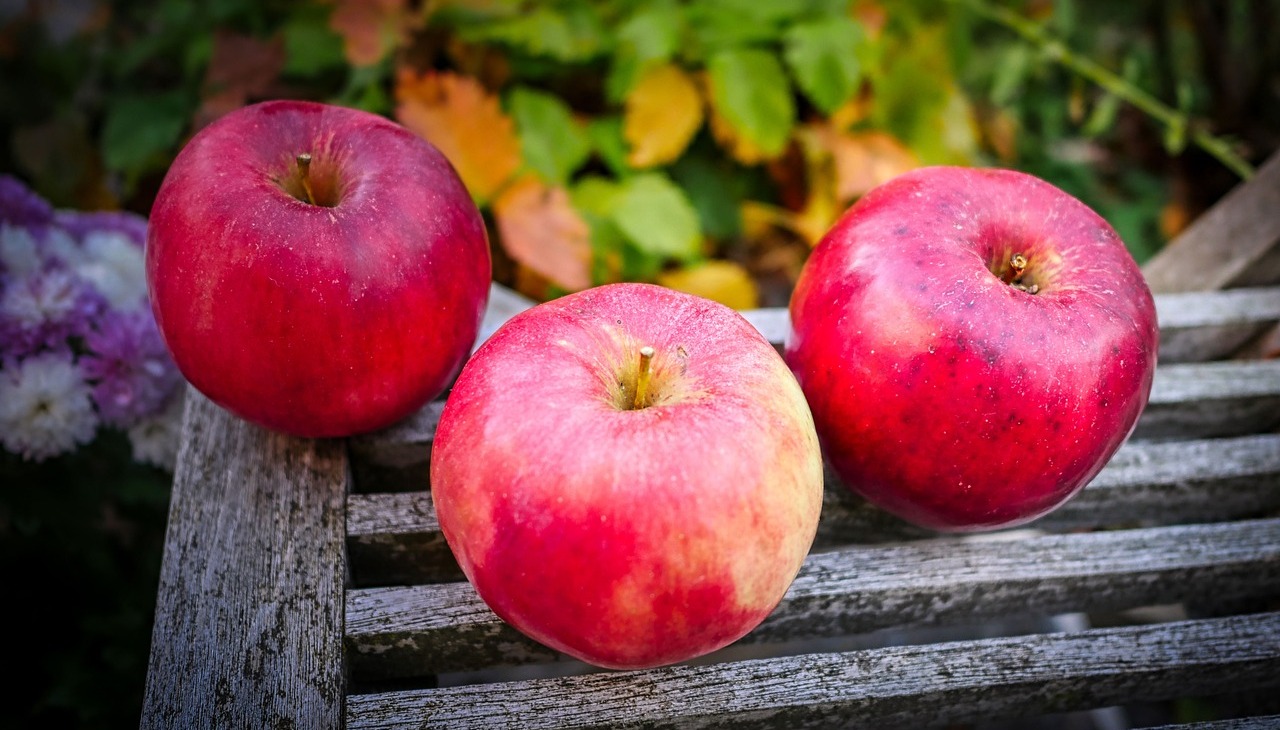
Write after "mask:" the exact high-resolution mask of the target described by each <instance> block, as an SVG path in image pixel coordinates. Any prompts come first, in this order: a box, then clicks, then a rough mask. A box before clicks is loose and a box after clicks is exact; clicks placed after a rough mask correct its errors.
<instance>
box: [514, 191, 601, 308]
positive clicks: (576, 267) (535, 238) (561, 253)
mask: <svg viewBox="0 0 1280 730" xmlns="http://www.w3.org/2000/svg"><path fill="white" fill-rule="evenodd" d="M493 214H494V218H495V219H496V220H497V224H498V236H499V242H500V243H501V244H502V247H503V249H505V250H506V252H507V253H508V254H510V255H511V258H513V259H515V260H516V261H518V262H520V263H521V264H523V265H525V266H527V267H528V268H530V269H532V270H533V271H535V272H537V273H538V274H540V275H541V276H543V277H546V278H547V279H549V280H550V281H552V282H554V283H555V284H557V285H559V286H561V287H564V288H565V289H568V290H569V291H578V290H580V289H586V288H587V287H589V286H591V228H590V227H589V226H588V225H587V222H586V221H584V220H583V219H582V217H581V216H579V215H578V212H577V211H576V210H574V208H573V206H572V205H571V204H570V203H569V193H568V192H567V191H566V190H565V189H564V188H562V187H549V186H547V185H546V184H545V183H543V182H542V181H540V180H538V179H537V178H535V177H532V176H529V177H523V178H521V179H519V180H517V181H516V182H515V183H513V184H512V185H510V186H509V187H508V188H507V189H506V190H504V191H503V192H502V194H501V195H499V196H498V199H497V200H495V201H494V203H493Z"/></svg>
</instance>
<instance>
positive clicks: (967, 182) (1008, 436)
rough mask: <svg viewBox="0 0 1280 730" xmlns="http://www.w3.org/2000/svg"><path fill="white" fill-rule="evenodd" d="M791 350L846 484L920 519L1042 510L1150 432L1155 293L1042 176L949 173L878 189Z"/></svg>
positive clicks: (957, 519)
mask: <svg viewBox="0 0 1280 730" xmlns="http://www.w3.org/2000/svg"><path fill="white" fill-rule="evenodd" d="M790 310H791V319H792V330H791V333H790V335H789V337H788V341H787V343H786V347H785V357H786V360H787V363H788V364H789V365H790V366H791V369H792V371H793V372H794V373H795V374H796V378H797V380H799V382H800V385H801V387H802V388H803V389H804V393H805V396H806V397H807V398H808V400H809V404H810V406H811V407H812V409H813V416H814V422H815V424H816V425H817V429H818V435H819V438H820V439H821V442H822V445H823V450H824V454H825V456H826V458H827V459H828V460H829V461H830V463H831V466H832V467H833V469H834V470H835V472H836V474H838V475H839V476H840V478H841V479H842V480H843V481H844V483H845V484H846V485H847V486H848V487H850V488H851V489H853V490H854V491H855V492H857V493H859V494H861V495H862V496H864V497H865V498H866V499H867V500H869V501H870V502H872V503H873V504H875V505H878V506H880V507H882V508H884V509H885V510H887V511H889V512H891V513H894V514H896V515H898V516H900V517H902V518H904V519H906V520H908V521H910V522H912V523H915V524H917V525H920V526H924V527H928V528H932V529H935V530H941V531H976V530H985V529H994V528H999V527H1007V526H1011V525H1015V524H1020V523H1024V522H1027V521H1030V520H1033V519H1035V518H1037V517H1039V516H1041V515H1044V514H1046V513H1048V512H1049V511H1051V510H1053V509H1054V508H1055V507H1057V506H1058V505H1061V504H1062V503H1063V502H1065V501H1066V500H1067V499H1069V498H1070V497H1071V496H1072V495H1073V494H1075V492H1076V491H1077V490H1079V489H1080V488H1081V487H1083V486H1084V485H1085V484H1086V483H1087V482H1088V481H1089V480H1090V479H1092V478H1093V477H1094V476H1095V475H1096V474H1097V473H1098V471H1099V470H1101V469H1102V467H1103V465H1104V464H1105V463H1106V462H1107V460H1108V459H1110V458H1111V456H1112V454H1114V453H1115V451H1116V449H1117V448H1119V446H1120V444H1121V442H1123V441H1124V440H1125V439H1126V438H1127V437H1128V435H1129V433H1131V431H1132V429H1133V425H1134V423H1135V422H1136V421H1137V419H1138V415H1139V413H1140V412H1141V411H1142V409H1143V408H1144V407H1145V405H1146V402H1147V396H1148V394H1149V392H1150V389H1151V379H1152V375H1153V374H1154V370H1155V362H1156V344H1157V331H1156V317H1155V308H1154V305H1153V302H1152V298H1151V292H1150V290H1149V289H1148V288H1147V285H1146V283H1145V281H1144V280H1143V278H1142V274H1141V272H1140V271H1139V270H1138V267H1137V265H1136V264H1135V263H1134V261H1133V259H1132V257H1131V256H1130V255H1129V253H1128V251H1127V250H1126V249H1125V247H1124V245H1123V243H1122V242H1121V241H1120V239H1119V237H1118V236H1117V235H1116V233H1115V231H1114V230H1112V228H1111V226H1109V225H1108V224H1107V223H1106V221H1104V220H1103V219H1102V218H1100V217H1099V216H1098V215H1097V214H1096V213H1094V212H1093V211H1091V210H1090V209H1089V208H1088V207H1087V206H1085V205H1084V204H1083V203H1081V202H1080V201H1078V200H1076V199H1075V198H1073V197H1071V196H1070V195H1068V194H1067V193H1065V192H1063V191H1061V190H1059V189H1058V188H1055V187H1053V186H1052V185H1050V184H1049V183H1046V182H1044V181H1042V180H1039V179H1037V178H1035V177H1033V176H1030V175H1026V174H1023V173H1019V172H1013V171H1009V170H980V169H967V168H956V167H932V168H923V169H919V170H915V171H913V172H910V173H907V174H905V175H902V176H900V177H898V178H895V179H893V180H891V181H889V182H887V183H885V184H884V185H882V186H880V187H879V188H877V189H875V190H873V191H871V192H870V193H868V194H867V195H866V196H864V197H863V198H862V199H860V200H859V201H858V203H857V204H855V205H854V206H853V208H851V209H850V210H849V211H848V212H846V213H845V215H844V216H843V217H842V218H841V219H840V220H839V221H838V222H837V223H836V224H835V226H833V227H832V229H831V230H830V231H829V232H828V233H827V235H826V236H825V237H824V238H823V240H822V241H821V242H819V244H818V246H817V248H816V249H815V250H814V251H813V253H812V255H811V256H810V258H809V260H808V261H807V262H806V263H805V266H804V269H803V271H802V272H801V276H800V279H799V281H798V282H797V285H796V289H795V291H794V293H793V295H792V299H791V307H790Z"/></svg>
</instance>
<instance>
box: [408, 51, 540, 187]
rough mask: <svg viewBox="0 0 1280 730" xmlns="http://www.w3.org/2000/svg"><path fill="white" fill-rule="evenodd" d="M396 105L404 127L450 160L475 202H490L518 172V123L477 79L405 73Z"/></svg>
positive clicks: (431, 72)
mask: <svg viewBox="0 0 1280 730" xmlns="http://www.w3.org/2000/svg"><path fill="white" fill-rule="evenodd" d="M396 102H397V104H396V118H397V119H399V120H400V123H401V124H403V125H404V126H406V127H408V128H409V129H411V130H413V131H414V132H415V133H417V134H418V135H420V136H422V137H423V138H425V139H426V140H427V141H428V142H431V143H432V144H434V145H435V146H436V147H438V148H439V149H440V151H441V152H443V153H444V156H445V157H447V158H449V161H450V162H452V163H453V166H454V168H455V169H456V170H457V171H458V175H459V177H461V178H462V182H463V183H464V184H465V185H466V186H467V189H468V190H470V191H471V197H473V198H475V199H476V201H477V202H479V203H484V202H485V201H487V200H488V199H489V198H491V197H492V196H493V195H494V193H496V192H497V191H498V189H499V188H501V187H502V185H503V184H504V183H506V182H507V181H508V180H509V179H510V178H511V176H512V175H514V174H515V172H516V170H517V169H518V168H519V167H520V141H519V140H518V139H517V138H516V132H515V123H514V122H513V121H512V120H511V117H508V116H507V115H506V114H504V113H503V112H502V107H501V106H499V104H498V97H496V96H494V95H493V94H490V93H489V92H488V91H486V90H485V89H484V87H482V86H481V85H480V84H479V82H477V81H476V80H475V79H473V78H470V77H467V76H458V75H456V74H452V73H448V72H443V73H437V72H434V71H428V72H427V73H425V74H423V75H421V76H419V75H417V74H415V73H413V71H411V70H409V69H404V68H402V69H400V73H399V76H398V77H397V79H396Z"/></svg>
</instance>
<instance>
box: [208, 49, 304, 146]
mask: <svg viewBox="0 0 1280 730" xmlns="http://www.w3.org/2000/svg"><path fill="white" fill-rule="evenodd" d="M284 59H285V51H284V41H283V39H282V38H281V37H280V36H276V37H275V38H272V39H271V40H261V39H258V38H254V37H252V36H247V35H240V34H238V33H231V32H228V31H222V30H219V31H216V32H214V34H213V52H212V54H211V55H210V57H209V66H208V68H206V69H205V75H204V87H203V88H202V89H201V96H202V97H203V99H202V101H201V103H200V108H199V109H198V110H197V111H196V118H195V127H196V128H197V129H198V128H200V127H203V126H205V125H206V124H208V123H209V122H212V121H213V120H214V119H217V118H218V117H220V116H222V115H223V114H226V113H227V112H229V111H232V110H235V109H239V108H240V107H242V106H244V105H245V104H246V103H247V102H248V101H249V100H250V99H255V98H263V97H266V96H269V95H270V91H271V88H272V86H273V85H274V84H275V82H276V79H277V78H278V77H279V76H280V70H281V69H283V68H284Z"/></svg>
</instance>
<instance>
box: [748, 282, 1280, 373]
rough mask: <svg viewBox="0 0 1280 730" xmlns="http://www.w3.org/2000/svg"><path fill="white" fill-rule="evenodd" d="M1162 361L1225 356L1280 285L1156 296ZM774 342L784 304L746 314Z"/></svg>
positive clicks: (783, 329) (1276, 312) (1278, 294)
mask: <svg viewBox="0 0 1280 730" xmlns="http://www.w3.org/2000/svg"><path fill="white" fill-rule="evenodd" d="M1155 299H1156V317H1157V321H1158V323H1159V325H1160V360H1161V362H1204V361H1207V360H1214V359H1217V358H1220V357H1222V356H1224V355H1226V354H1228V353H1230V352H1232V351H1233V350H1234V349H1235V348H1237V347H1239V346H1240V345H1241V344H1243V343H1244V342H1245V341H1246V340H1248V339H1249V338H1250V337H1252V336H1253V335H1255V334H1257V333H1258V332H1260V331H1261V329H1262V328H1264V327H1266V326H1267V325H1273V324H1275V323H1276V322H1277V321H1280V287H1275V286H1269V287H1251V288H1245V289H1231V290H1227V291H1215V292H1188V293H1177V294H1157V295H1156V298H1155ZM742 316H743V317H745V318H746V319H747V321H748V322H750V323H751V324H753V325H754V326H755V328H756V329H757V330H760V333H761V334H763V335H764V336H765V338H766V339H768V340H769V341H770V342H772V343H773V344H774V345H781V344H782V343H783V342H784V341H785V340H786V337H787V333H788V330H789V329H790V328H791V318H790V317H789V316H788V313H787V310H786V309H784V308H781V307H773V308H769V309H751V310H747V311H745V312H743V313H742Z"/></svg>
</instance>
